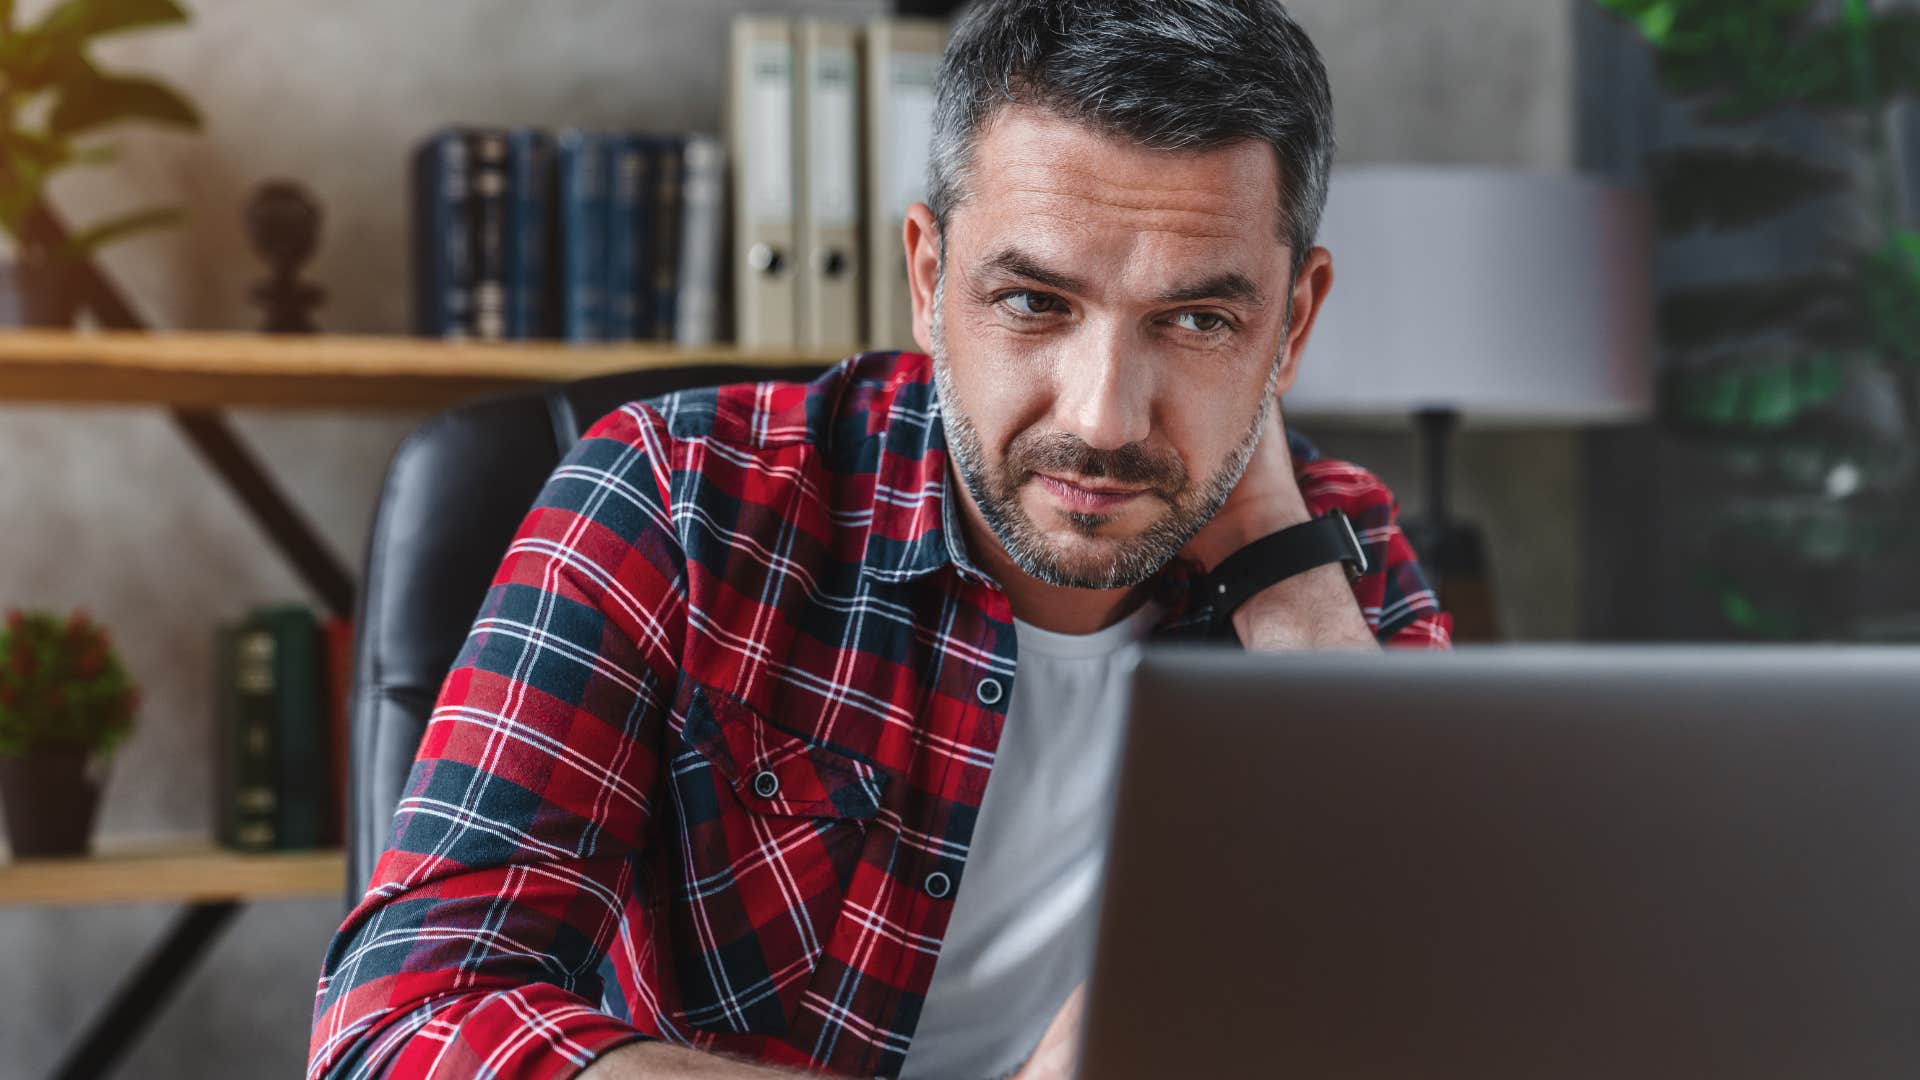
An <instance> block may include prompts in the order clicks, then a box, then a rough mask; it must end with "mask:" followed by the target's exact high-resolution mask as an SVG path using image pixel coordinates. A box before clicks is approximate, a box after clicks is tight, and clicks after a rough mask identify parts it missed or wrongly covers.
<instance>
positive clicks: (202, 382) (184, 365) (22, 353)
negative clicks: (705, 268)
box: [0, 330, 844, 409]
mask: <svg viewBox="0 0 1920 1080" xmlns="http://www.w3.org/2000/svg"><path fill="white" fill-rule="evenodd" d="M841 359H844V357H843V356H839V355H834V356H823V355H810V354H806V353H801V352H766V353H760V352H755V353H744V352H739V351H736V350H733V349H732V348H729V347H717V348H712V349H681V348H676V347H673V346H667V345H641V344H632V345H611V344H609V345H573V344H566V343H561V342H510V343H499V344H481V343H477V342H452V341H435V340H431V339H426V338H403V337H372V336H354V335H327V334H322V335H310V336H271V335H265V334H237V333H225V334H223V333H152V334H144V333H129V332H118V331H98V332H68V331H60V330H9V331H0V401H8V402H49V403H53V402H58V403H66V404H97V403H123V404H146V405H167V406H173V407H177V408H188V409H217V408H226V407H231V406H255V407H268V408H301V409H325V408H342V409H362V408H393V409H442V408H446V407H449V406H451V405H454V404H457V403H458V402H460V401H463V400H467V399H470V398H474V397H479V396H483V395H486V394H491V393H498V392H503V391H506V390H511V389H515V388H518V387H524V386H527V385H529V384H533V383H541V382H565V381H571V380H574V379H583V378H589V377H591V376H595V375H606V374H611V373H613V372H617V371H635V370H641V369H646V368H668V367H691V366H697V365H706V364H729V365H740V366H747V367H766V368H775V367H789V366H798V365H807V364H817V365H820V366H825V365H828V364H832V363H836V362H838V361H839V360H841Z"/></svg>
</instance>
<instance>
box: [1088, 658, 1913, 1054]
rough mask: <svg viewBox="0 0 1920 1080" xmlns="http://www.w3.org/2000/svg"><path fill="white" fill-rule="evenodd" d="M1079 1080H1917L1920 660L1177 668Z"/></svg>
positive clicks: (1146, 759)
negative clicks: (1244, 1079)
mask: <svg viewBox="0 0 1920 1080" xmlns="http://www.w3.org/2000/svg"><path fill="white" fill-rule="evenodd" d="M1136 679H1137V681H1136V686H1135V692H1134V697H1133V705H1132V716H1131V721H1130V726H1129V732H1128V744H1127V750H1126V757H1125V760H1124V764H1123V766H1122V779H1121V784H1120V790H1119V793H1118V797H1117V804H1116V808H1115V817H1114V822H1113V827H1114V832H1113V838H1112V849H1111V854H1110V856H1109V862H1108V869H1107V884H1106V892H1105V899H1104V902H1103V909H1102V915H1101V925H1100V932H1099V946H1098V951H1097V954H1096V958H1095V961H1094V972H1093V976H1092V979H1091V981H1090V984H1089V991H1088V1001H1087V1012H1086V1014H1085V1017H1084V1020H1083V1028H1082V1031H1083V1045H1082V1057H1081V1063H1082V1064H1081V1071H1080V1075H1081V1076H1083V1077H1088V1078H1096V1080H1129V1078H1145V1077H1154V1078H1166V1077H1186V1076H1192V1077H1264V1076H1285V1077H1313V1078H1321V1077H1339V1078H1342V1080H1361V1078H1367V1080H1371V1078H1395V1080H1403V1078H1428V1077H1432V1078H1448V1080H1452V1078H1460V1080H1467V1078H1472V1080H1518V1078H1523V1077H1524V1078H1527V1080H1575V1078H1579V1080H1587V1078H1592V1080H1626V1078H1634V1080H1642V1078H1668V1077H1672V1078H1687V1080H1708V1078H1722V1077H1724V1078H1728V1080H1733V1078H1738V1080H1761V1078H1770V1077H1794V1078H1806V1077H1820V1078H1827V1077H1831V1078H1878V1077H1889V1078H1892V1077H1899V1078H1903V1080H1912V1078H1914V1077H1920V650H1907V649H1888V648H1880V649H1843V648H1825V649H1794V650H1788V649H1757V648H1756V649H1739V648H1717V649H1702V648H1691V647H1689V648H1678V647H1676V648H1664V649H1637V648H1633V649H1628V648H1592V649H1586V648H1583V649H1573V648H1556V649H1531V648H1516V649H1487V650H1481V651H1474V650H1462V651H1460V652H1456V653H1453V654H1451V655H1447V654H1427V655H1386V656H1377V655H1375V656H1363V655H1335V654H1324V653H1322V654H1302V655H1295V656H1253V655H1247V654H1243V653H1239V652H1234V651H1226V650H1185V651H1183V650H1151V651H1149V652H1148V654H1147V655H1146V657H1145V659H1144V660H1143V661H1142V663H1141V665H1140V667H1139V670H1138V673H1137V676H1136Z"/></svg>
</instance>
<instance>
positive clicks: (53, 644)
mask: <svg viewBox="0 0 1920 1080" xmlns="http://www.w3.org/2000/svg"><path fill="white" fill-rule="evenodd" d="M139 705H140V690H139V688H138V687H136V686H135V685H134V684H133V681H132V680H131V679H129V678H128V676H127V672H126V669H125V668H124V667H123V666H121V663H120V658H119V657H118V656H117V655H116V654H115V653H114V649H113V644H112V642H111V641H109V640H108V638H107V632H106V630H105V629H104V628H102V627H101V626H99V625H98V624H97V623H95V622H93V621H92V620H91V619H89V618H88V617H87V615H86V613H85V612H84V611H76V612H74V613H73V614H72V615H70V616H69V617H68V618H66V619H65V620H62V619H60V618H59V617H58V616H57V615H54V614H52V613H51V612H20V611H9V612H8V613H7V620H6V628H5V629H4V630H0V798H3V799H4V805H5V808H6V814H7V833H8V838H9V839H10V840H11V841H12V845H13V853H14V856H15V857H21V856H34V855H80V854H84V853H85V852H86V851H87V848H88V845H89V843H90V842H91V839H92V836H93V820H94V814H95V811H97V810H98V809H99V806H100V787H101V783H102V781H103V780H104V779H105V775H106V766H107V761H108V759H109V757H110V756H111V754H112V753H113V750H114V748H115V747H117V746H119V745H120V743H121V741H122V740H124V739H125V738H126V737H127V735H128V734H129V733H130V732H132V730H133V716H134V711H135V710H136V709H137V708H139Z"/></svg>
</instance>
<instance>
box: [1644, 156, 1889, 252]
mask: <svg viewBox="0 0 1920 1080" xmlns="http://www.w3.org/2000/svg"><path fill="white" fill-rule="evenodd" d="M1647 162H1648V168H1649V170H1650V172H1651V174H1652V180H1653V188H1654V206H1655V208H1656V209H1657V210H1658V212H1659V216H1660V227H1661V229H1662V230H1664V231H1665V232H1667V233H1670V234H1674V233H1685V232H1691V231H1692V230H1694V229H1741V228H1745V227H1747V226H1749V225H1757V224H1759V223H1760V222H1763V221H1767V220H1769V219H1771V218H1774V217H1777V216H1779V215H1781V214H1784V213H1786V212H1787V211H1788V210H1791V209H1793V208H1794V207H1796V206H1799V205H1800V204H1802V203H1805V202H1809V201H1811V200H1813V199H1817V198H1821V197H1824V196H1827V195H1833V194H1837V193H1839V192H1842V191H1846V190H1847V189H1848V188H1849V187H1851V186H1852V184H1851V181H1850V179H1849V178H1848V176H1847V174H1846V173H1844V172H1842V171H1840V170H1838V169H1829V168H1825V167H1823V166H1819V165H1815V164H1813V163H1811V162H1808V161H1806V160H1804V159H1801V158H1798V157H1795V156H1793V155H1791V154H1785V153H1781V152H1780V151H1778V150H1773V149H1770V148H1768V147H1764V146H1756V147H1750V148H1735V147H1707V146H1701V147H1693V148H1689V149H1685V150H1673V151H1668V152H1666V153H1660V154H1653V155H1650V156H1649V157H1648V159H1647Z"/></svg>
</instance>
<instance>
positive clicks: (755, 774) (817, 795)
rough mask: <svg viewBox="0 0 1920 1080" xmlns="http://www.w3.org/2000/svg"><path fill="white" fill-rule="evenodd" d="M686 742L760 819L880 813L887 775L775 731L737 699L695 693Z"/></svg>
mask: <svg viewBox="0 0 1920 1080" xmlns="http://www.w3.org/2000/svg"><path fill="white" fill-rule="evenodd" d="M684 737H685V739H686V741H687V745H688V746H690V747H692V748H693V749H694V750H696V751H698V752H699V753H700V755H701V756H702V757H704V758H706V759H707V761H708V762H709V763H710V764H711V765H712V766H713V768H714V769H715V770H716V771H717V772H719V774H720V776H721V777H722V778H723V779H725V781H726V782H727V784H728V786H729V787H731V788H732V789H733V792H734V794H735V795H736V796H738V797H739V799H740V801H741V803H743V804H744V805H745V806H746V807H747V809H749V810H751V811H753V812H754V813H758V814H776V815H787V816H793V817H820V818H871V817H874V816H876V815H877V814H879V812H880V793H881V791H882V789H884V788H885V787H886V782H887V775H886V774H885V773H883V772H881V771H879V770H878V769H876V768H874V767H873V766H872V765H869V764H867V763H866V762H864V761H861V760H859V759H858V758H854V757H850V756H848V755H846V754H842V753H839V752H838V751H835V750H832V749H829V748H828V747H825V746H819V745H816V744H814V743H810V742H808V741H806V740H805V739H802V738H800V737H799V736H797V735H794V734H792V733H790V732H788V731H786V730H784V729H782V728H779V727H776V726H774V724H773V723H772V722H770V721H768V720H767V719H766V718H765V717H764V716H762V715H760V713H759V711H758V710H756V709H754V708H753V707H752V706H750V705H748V704H746V703H745V702H742V701H740V700H738V699H737V698H734V697H732V696H731V695H728V694H725V693H721V692H719V691H716V690H712V689H709V688H707V687H704V686H696V687H694V689H693V694H692V698H691V700H690V701H689V703H688V707H687V723H686V728H685V732H684Z"/></svg>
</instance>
